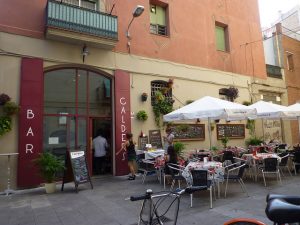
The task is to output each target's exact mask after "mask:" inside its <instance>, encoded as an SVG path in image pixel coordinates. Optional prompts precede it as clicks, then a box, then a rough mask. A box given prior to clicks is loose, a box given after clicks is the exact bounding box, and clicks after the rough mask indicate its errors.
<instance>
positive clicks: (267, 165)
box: [264, 158, 278, 172]
mask: <svg viewBox="0 0 300 225" xmlns="http://www.w3.org/2000/svg"><path fill="white" fill-rule="evenodd" d="M277 164H278V160H277V158H265V159H264V170H265V171H267V172H276V171H277Z"/></svg>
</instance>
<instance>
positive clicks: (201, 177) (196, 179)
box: [191, 170, 208, 186]
mask: <svg viewBox="0 0 300 225" xmlns="http://www.w3.org/2000/svg"><path fill="white" fill-rule="evenodd" d="M191 174H192V177H193V186H207V181H208V180H207V170H192V171H191Z"/></svg>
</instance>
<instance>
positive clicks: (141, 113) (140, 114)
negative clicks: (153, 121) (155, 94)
mask: <svg viewBox="0 0 300 225" xmlns="http://www.w3.org/2000/svg"><path fill="white" fill-rule="evenodd" d="M136 118H137V119H138V120H140V121H146V120H147V119H148V115H147V113H146V111H145V110H140V111H138V113H137V114H136Z"/></svg>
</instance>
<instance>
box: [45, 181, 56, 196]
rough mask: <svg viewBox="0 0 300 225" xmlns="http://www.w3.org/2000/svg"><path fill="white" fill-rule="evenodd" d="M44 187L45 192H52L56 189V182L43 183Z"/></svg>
mask: <svg viewBox="0 0 300 225" xmlns="http://www.w3.org/2000/svg"><path fill="white" fill-rule="evenodd" d="M45 189H46V193H47V194H51V193H54V192H55V190H56V183H55V182H53V183H45Z"/></svg>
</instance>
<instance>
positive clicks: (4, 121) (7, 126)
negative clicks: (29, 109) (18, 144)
mask: <svg viewBox="0 0 300 225" xmlns="http://www.w3.org/2000/svg"><path fill="white" fill-rule="evenodd" d="M0 106H2V108H3V109H2V112H3V113H1V115H0V137H1V136H3V135H4V134H6V133H7V132H9V131H11V129H12V118H11V117H12V116H13V115H14V114H16V113H17V112H19V109H20V107H19V106H18V105H17V104H16V103H15V102H12V101H11V98H10V97H9V96H8V95H7V94H4V93H2V94H0Z"/></svg>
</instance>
